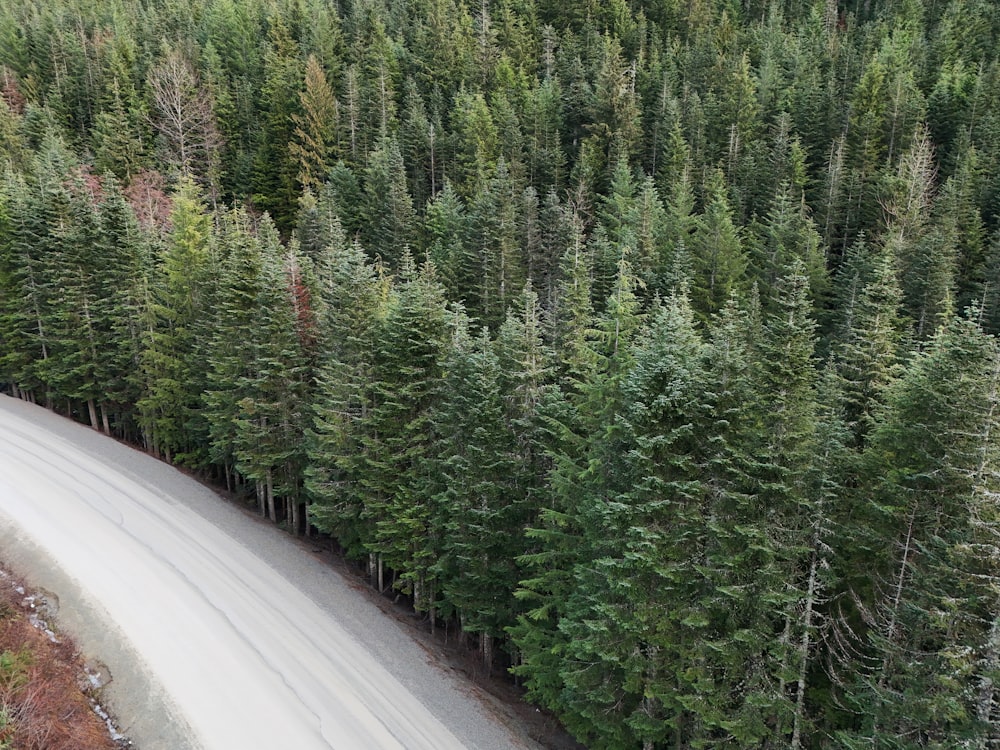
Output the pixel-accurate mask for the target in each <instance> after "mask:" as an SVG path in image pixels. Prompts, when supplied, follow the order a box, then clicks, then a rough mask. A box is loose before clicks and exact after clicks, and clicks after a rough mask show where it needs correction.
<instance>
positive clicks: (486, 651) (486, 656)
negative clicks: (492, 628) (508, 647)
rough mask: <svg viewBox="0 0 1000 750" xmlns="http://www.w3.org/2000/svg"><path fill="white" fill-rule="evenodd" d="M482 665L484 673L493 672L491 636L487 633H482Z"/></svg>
mask: <svg viewBox="0 0 1000 750" xmlns="http://www.w3.org/2000/svg"><path fill="white" fill-rule="evenodd" d="M481 640H482V644H483V646H482V650H483V666H484V667H485V668H486V674H492V673H493V636H492V635H490V634H489V633H483V634H482V638H481Z"/></svg>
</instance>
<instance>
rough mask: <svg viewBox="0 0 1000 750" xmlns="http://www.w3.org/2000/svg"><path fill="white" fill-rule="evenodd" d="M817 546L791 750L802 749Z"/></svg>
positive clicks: (816, 543) (801, 645) (805, 615)
mask: <svg viewBox="0 0 1000 750" xmlns="http://www.w3.org/2000/svg"><path fill="white" fill-rule="evenodd" d="M818 546H819V539H814V540H813V554H812V559H811V560H810V561H809V583H808V585H807V586H806V611H805V612H804V613H803V616H802V617H803V623H802V624H803V628H802V639H801V641H799V679H798V685H797V686H796V693H795V717H794V719H793V724H792V743H791V749H792V750H798V748H800V747H802V724H803V722H804V720H805V713H806V672H807V671H808V670H807V667H808V664H809V648H810V636H811V632H812V626H813V613H814V612H815V604H816V585H817V581H816V579H817V564H818V562H819V554H817V552H816V548H817V547H818Z"/></svg>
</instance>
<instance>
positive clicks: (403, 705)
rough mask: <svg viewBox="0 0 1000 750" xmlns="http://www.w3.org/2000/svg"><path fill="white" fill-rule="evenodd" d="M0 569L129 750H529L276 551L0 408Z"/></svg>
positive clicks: (15, 408)
mask: <svg viewBox="0 0 1000 750" xmlns="http://www.w3.org/2000/svg"><path fill="white" fill-rule="evenodd" d="M0 561H2V562H4V563H6V564H7V565H9V566H10V567H12V568H13V569H14V570H15V571H16V572H18V573H20V574H22V575H24V576H26V577H27V578H28V579H29V580H30V581H31V582H32V583H33V584H34V585H38V586H42V587H44V588H46V589H48V590H50V591H52V592H54V593H55V594H56V596H58V597H59V602H60V605H59V616H58V619H59V622H60V625H61V626H62V627H64V628H65V629H66V630H67V631H68V632H70V633H71V634H73V635H74V636H75V637H76V638H77V640H78V642H79V643H80V645H81V648H82V649H83V650H84V651H85V652H87V653H88V654H90V655H92V656H95V657H97V658H100V659H101V660H102V661H103V662H104V663H106V664H107V665H108V667H109V668H110V671H111V673H112V676H113V681H112V683H111V685H110V686H109V688H108V690H109V696H108V702H109V703H110V704H111V707H112V709H113V710H115V711H116V713H117V714H118V716H119V719H120V721H121V723H122V725H123V728H124V730H125V731H127V732H128V733H130V734H131V736H133V737H134V739H135V740H136V744H137V746H138V747H139V748H140V750H160V749H161V748H163V750H166V749H167V748H170V750H182V749H183V748H204V749H205V750H216V749H218V750H229V749H230V748H241V750H247V749H253V748H259V749H260V750H278V749H281V750H313V749H314V748H316V749H319V748H343V749H345V750H348V749H354V748H357V749H358V750H375V749H376V748H406V749H407V750H417V749H419V748H427V749H428V750H431V749H433V750H447V749H449V748H454V749H455V750H458V749H459V748H483V749H484V750H485V749H492V748H498V749H499V748H532V747H534V745H533V744H532V743H531V742H530V741H529V740H527V739H525V738H524V737H523V736H521V733H520V732H518V731H517V729H516V728H512V727H508V726H505V724H504V722H502V721H501V720H500V719H498V718H497V716H496V715H495V714H494V713H493V712H492V711H491V710H490V709H489V708H488V707H487V705H486V703H484V701H482V700H480V698H479V697H478V696H477V692H476V690H475V689H474V688H473V687H472V686H470V685H469V684H467V683H465V682H464V681H462V680H461V679H460V678H458V677H456V676H453V675H452V674H450V673H448V672H447V671H446V670H445V669H443V668H442V667H440V666H438V665H436V664H433V663H430V662H429V661H428V657H427V656H426V655H425V652H423V651H422V650H420V649H419V648H417V647H416V646H415V645H414V643H413V640H412V639H411V638H410V636H408V635H407V634H406V633H405V631H404V630H403V629H402V628H400V626H399V625H398V624H397V623H396V622H394V621H393V620H391V619H390V618H388V617H386V616H385V615H384V614H383V613H382V612H380V611H379V610H378V608H377V607H375V606H374V605H373V604H372V603H371V602H369V601H368V600H367V599H366V597H365V596H363V595H362V594H360V593H359V592H357V591H355V590H353V589H352V588H351V587H350V586H349V585H348V583H347V582H346V581H345V580H344V579H342V578H341V577H340V576H339V575H338V574H337V573H335V572H334V571H333V570H331V569H330V567H329V566H327V565H325V564H323V563H322V562H320V561H318V560H316V559H314V558H313V557H312V556H310V554H309V552H308V550H304V549H303V548H302V546H301V545H299V544H296V543H295V542H294V541H293V540H292V539H290V538H287V537H286V536H285V535H283V534H281V533H279V532H277V530H275V529H273V528H271V527H269V526H267V525H266V524H262V523H260V522H258V521H257V520H256V519H254V518H253V517H250V516H248V515H247V514H245V513H243V512H241V511H240V510H239V509H238V508H235V507H233V506H231V505H229V504H227V503H225V502H223V501H222V500H221V499H220V498H218V497H217V496H216V495H215V494H214V493H212V492H210V491H209V490H207V489H206V488H205V487H203V486H202V485H200V484H198V483H197V482H195V481H193V480H191V479H189V478H188V477H186V476H184V475H183V474H182V473H180V472H178V471H176V470H174V469H172V468H171V467H169V466H166V465H164V464H162V463H160V462H158V461H156V460H154V459H151V458H150V457H148V456H146V455H144V454H142V453H140V452H138V451H135V450H132V449H129V448H127V447H125V446H122V445H120V444H118V443H116V442H114V441H112V440H109V439H107V438H104V437H103V436H101V435H98V434H97V433H95V432H94V431H93V430H89V429H87V428H85V427H82V426H80V425H76V424H73V423H71V422H69V421H68V420H64V419H62V418H60V417H57V416H55V415H53V414H51V413H49V412H47V411H45V410H43V409H41V408H39V407H35V406H31V405H29V404H26V403H23V402H20V401H16V400H14V399H11V398H8V397H2V396H0Z"/></svg>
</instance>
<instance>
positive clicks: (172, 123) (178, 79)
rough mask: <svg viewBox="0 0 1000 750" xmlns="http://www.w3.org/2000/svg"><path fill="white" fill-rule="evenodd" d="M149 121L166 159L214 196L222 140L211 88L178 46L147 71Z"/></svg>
mask: <svg viewBox="0 0 1000 750" xmlns="http://www.w3.org/2000/svg"><path fill="white" fill-rule="evenodd" d="M149 88H150V91H151V93H152V103H153V111H152V118H151V119H152V124H153V126H154V127H155V128H156V130H157V132H159V134H160V136H161V138H162V140H163V147H164V150H165V152H166V158H167V161H168V162H169V163H170V164H171V165H172V166H173V167H174V168H176V169H177V170H178V172H179V173H181V174H184V175H188V176H190V177H192V178H193V179H195V180H197V181H198V182H200V183H202V184H204V185H205V187H206V188H208V190H209V193H210V195H211V197H212V199H213V202H214V199H215V198H216V197H217V192H218V190H217V186H218V174H219V164H220V158H219V157H220V151H221V149H222V145H223V140H222V136H221V134H220V133H219V129H218V125H217V123H216V119H215V100H214V97H213V96H212V92H211V90H210V89H209V88H208V87H207V86H206V85H205V84H204V83H203V82H202V81H201V80H200V79H199V77H198V73H197V71H196V70H195V69H194V66H193V65H192V64H191V62H190V61H189V60H188V59H187V58H186V57H185V56H184V55H183V53H181V52H179V51H178V50H174V49H170V50H168V51H167V52H166V54H165V55H164V57H163V59H161V60H160V62H159V63H157V64H156V65H155V66H154V67H153V70H152V72H151V73H150V75H149Z"/></svg>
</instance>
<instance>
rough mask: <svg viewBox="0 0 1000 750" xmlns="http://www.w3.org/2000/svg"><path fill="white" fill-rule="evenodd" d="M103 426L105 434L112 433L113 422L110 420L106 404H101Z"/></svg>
mask: <svg viewBox="0 0 1000 750" xmlns="http://www.w3.org/2000/svg"><path fill="white" fill-rule="evenodd" d="M101 427H102V428H103V429H104V434H105V435H110V434H111V423H110V421H109V420H108V407H107V406H106V405H105V404H101Z"/></svg>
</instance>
